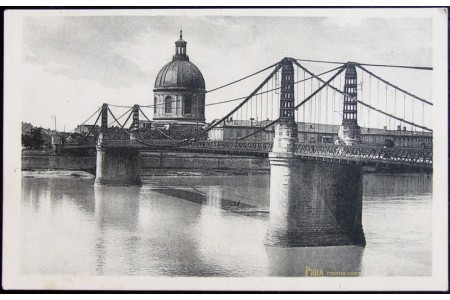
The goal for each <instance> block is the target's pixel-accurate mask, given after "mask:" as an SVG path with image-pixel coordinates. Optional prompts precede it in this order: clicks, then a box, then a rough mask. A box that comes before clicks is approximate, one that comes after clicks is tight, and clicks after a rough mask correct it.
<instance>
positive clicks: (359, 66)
mask: <svg viewBox="0 0 450 300" xmlns="http://www.w3.org/2000/svg"><path fill="white" fill-rule="evenodd" d="M356 66H357V67H358V68H360V69H361V70H363V71H365V72H367V73H368V74H370V75H372V76H373V77H375V78H376V79H378V80H380V81H382V82H383V83H385V84H387V85H390V86H391V87H393V88H394V89H397V90H399V91H401V92H402V93H405V94H407V95H408V96H411V97H413V98H415V99H417V100H419V101H422V102H424V103H426V104H428V105H433V103H431V102H429V101H427V100H425V99H423V98H421V97H418V96H415V95H413V94H411V93H409V92H407V91H405V90H404V89H401V88H399V87H398V86H396V85H394V84H392V83H390V82H388V81H386V80H384V79H383V78H381V77H379V76H377V75H375V74H373V73H372V72H370V71H369V70H367V69H366V68H364V67H363V66H361V65H360V64H356Z"/></svg>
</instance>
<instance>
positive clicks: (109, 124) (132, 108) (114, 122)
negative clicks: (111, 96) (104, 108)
mask: <svg viewBox="0 0 450 300" xmlns="http://www.w3.org/2000/svg"><path fill="white" fill-rule="evenodd" d="M108 106H109V105H108ZM132 109H133V108H130V109H129V110H127V111H126V112H124V113H123V114H122V115H121V116H120V117H118V118H117V120H120V119H122V118H123V116H125V115H126V114H127V113H129V112H130V111H131V110H132ZM114 123H116V121H112V122H111V123H109V124H108V126H111V125H112V124H114Z"/></svg>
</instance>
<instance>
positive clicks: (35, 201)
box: [22, 177, 95, 214]
mask: <svg viewBox="0 0 450 300" xmlns="http://www.w3.org/2000/svg"><path fill="white" fill-rule="evenodd" d="M91 182H92V180H90V179H74V178H33V177H24V178H22V199H23V200H24V201H23V203H24V204H27V205H31V206H32V207H33V209H34V210H35V211H39V209H40V206H41V205H44V204H45V203H46V202H47V201H48V204H49V206H50V209H51V210H52V211H53V212H54V211H55V210H57V209H59V208H61V207H62V206H64V205H68V204H74V205H75V206H76V207H77V208H79V209H80V210H81V211H82V212H87V213H89V214H92V213H94V211H95V202H94V201H93V200H94V195H93V194H94V191H93V188H92V187H91V186H90V185H91ZM87 186H88V187H87Z"/></svg>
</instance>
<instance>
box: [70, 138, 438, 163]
mask: <svg viewBox="0 0 450 300" xmlns="http://www.w3.org/2000/svg"><path fill="white" fill-rule="evenodd" d="M272 146H273V143H272V142H241V141H205V140H200V141H195V142H190V141H173V140H145V141H141V140H104V141H103V144H102V147H105V148H132V149H138V150H167V151H183V152H202V153H218V154H230V155H251V156H267V155H268V153H269V152H271V151H272ZM90 147H93V145H91V146H90ZM65 148H68V149H70V148H74V146H72V147H71V146H69V147H67V146H65ZM295 155H296V156H297V157H299V158H300V159H315V160H331V161H339V162H353V163H357V164H362V165H373V164H380V163H381V164H394V165H403V166H413V167H420V168H426V169H430V168H432V165H433V151H432V149H421V148H400V147H393V148H383V147H379V146H374V145H353V146H348V145H334V144H312V143H298V144H297V145H296V149H295Z"/></svg>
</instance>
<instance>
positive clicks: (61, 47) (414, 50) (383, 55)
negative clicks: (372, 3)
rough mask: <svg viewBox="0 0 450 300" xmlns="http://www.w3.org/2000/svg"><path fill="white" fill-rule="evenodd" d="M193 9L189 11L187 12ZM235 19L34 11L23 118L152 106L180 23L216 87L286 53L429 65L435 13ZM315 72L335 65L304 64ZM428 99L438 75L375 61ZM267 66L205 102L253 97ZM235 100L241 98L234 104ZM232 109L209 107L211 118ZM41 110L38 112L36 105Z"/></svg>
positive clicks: (78, 117)
mask: <svg viewBox="0 0 450 300" xmlns="http://www.w3.org/2000/svg"><path fill="white" fill-rule="evenodd" d="M185 13H186V14H189V12H185ZM357 15H358V14H357V13H356V11H355V14H354V16H353V17H237V16H188V15H184V16H72V17H70V16H69V17H60V16H32V17H26V18H24V19H23V20H24V22H23V35H22V37H23V41H22V45H23V49H22V50H23V52H22V60H23V61H22V66H21V68H20V69H21V72H22V80H23V82H22V87H23V90H22V97H23V99H22V100H23V109H24V111H23V116H22V120H23V121H27V122H31V123H32V124H34V125H37V126H39V125H42V126H43V127H45V128H48V127H51V128H53V126H54V125H53V124H54V121H53V120H52V119H51V116H52V115H56V116H57V128H58V130H62V129H63V126H64V125H65V128H66V130H67V131H69V130H72V129H73V128H74V127H75V126H76V125H77V124H80V123H81V122H82V121H84V119H85V118H86V117H88V116H89V115H90V114H91V113H92V112H94V111H95V109H96V108H97V107H99V106H100V105H101V104H102V103H103V102H107V103H111V104H118V105H133V104H135V103H137V104H141V105H149V104H152V99H153V85H154V81H155V78H156V75H157V73H158V72H159V70H160V69H161V68H162V67H163V66H164V65H165V64H166V63H167V62H169V61H170V60H171V58H172V55H173V53H174V48H175V47H174V42H175V41H176V40H177V39H178V37H179V30H180V28H183V38H184V39H185V40H186V41H187V42H188V44H187V54H188V55H189V56H190V60H191V61H192V62H193V63H194V64H195V65H197V66H198V67H199V69H200V70H201V72H202V73H203V76H204V78H205V81H206V89H207V90H209V89H212V88H214V87H217V86H220V85H222V84H224V83H228V82H229V81H232V80H235V79H238V78H240V77H242V76H244V75H248V74H250V73H252V72H254V71H257V70H259V69H262V68H264V67H266V66H269V65H271V64H273V63H275V62H277V61H279V60H280V59H282V58H283V57H285V56H289V57H295V58H305V59H316V60H332V61H334V60H336V61H358V62H368V63H379V64H398V65H412V66H431V65H432V20H431V18H356V16H357ZM305 66H307V67H308V68H310V69H311V70H312V71H313V72H320V71H323V70H326V69H329V68H331V67H333V66H332V65H319V64H306V63H305ZM371 70H373V72H375V73H377V74H381V75H383V77H384V78H386V79H388V80H390V81H392V82H393V83H396V84H398V85H399V86H401V87H404V88H405V89H406V90H408V91H411V92H412V93H415V94H417V95H418V96H422V97H425V98H427V99H430V100H432V99H431V96H432V95H431V78H432V76H431V72H429V71H428V72H424V71H410V70H406V71H405V70H396V69H389V70H386V69H380V68H371ZM266 75H267V73H265V74H261V76H259V77H257V78H254V80H249V81H246V82H245V83H242V84H240V85H237V86H236V87H233V88H230V89H229V90H226V89H224V90H223V91H220V92H217V93H211V94H207V96H206V103H212V102H217V101H221V100H226V99H230V98H233V97H239V96H246V94H248V93H249V92H250V91H251V90H252V89H253V88H255V87H256V86H257V84H258V81H261V80H262V79H263V78H264V76H266ZM234 105H235V104H234ZM232 106H233V104H230V105H229V106H226V107H220V108H219V107H218V106H212V107H208V108H207V109H206V115H207V120H208V121H210V120H212V119H214V118H217V117H221V116H222V113H223V112H224V111H226V110H227V109H231V108H232ZM37 108H39V111H37Z"/></svg>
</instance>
